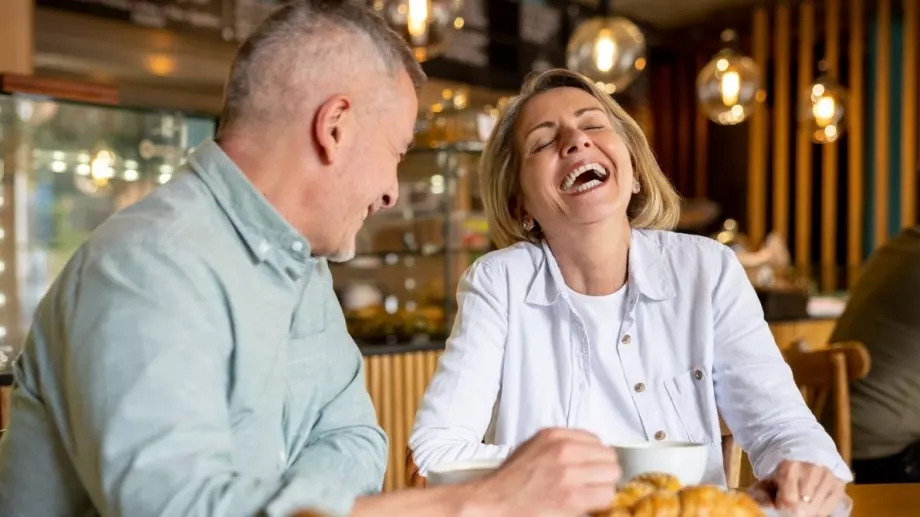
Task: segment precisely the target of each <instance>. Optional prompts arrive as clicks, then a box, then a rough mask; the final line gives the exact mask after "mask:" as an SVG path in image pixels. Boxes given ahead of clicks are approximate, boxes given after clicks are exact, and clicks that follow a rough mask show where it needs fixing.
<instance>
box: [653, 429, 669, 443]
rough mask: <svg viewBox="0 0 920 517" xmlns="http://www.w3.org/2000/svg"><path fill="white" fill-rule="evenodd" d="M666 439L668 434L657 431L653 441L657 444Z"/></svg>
mask: <svg viewBox="0 0 920 517" xmlns="http://www.w3.org/2000/svg"><path fill="white" fill-rule="evenodd" d="M667 437H668V433H666V432H664V431H658V432H657V433H655V439H656V440H658V441H659V442H660V441H661V440H664V439H665V438H667Z"/></svg>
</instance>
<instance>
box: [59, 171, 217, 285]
mask: <svg viewBox="0 0 920 517" xmlns="http://www.w3.org/2000/svg"><path fill="white" fill-rule="evenodd" d="M197 183H200V181H198V182H197ZM219 216H220V208H219V206H218V205H217V203H216V202H215V201H214V199H213V197H211V196H209V193H208V192H207V191H206V188H204V187H203V186H201V185H197V184H196V178H186V177H182V178H179V179H177V180H176V183H175V184H172V183H170V184H167V185H164V186H162V187H159V188H158V189H157V190H155V191H154V192H152V193H151V194H150V195H148V196H147V197H145V198H144V199H141V200H140V201H138V202H136V203H135V204H133V205H131V206H130V207H127V208H125V209H123V210H121V211H119V212H116V213H115V214H113V215H112V216H111V217H109V218H108V219H107V220H106V221H105V222H103V223H102V224H101V225H100V226H99V227H98V228H96V230H95V231H94V232H93V233H92V234H91V235H90V237H89V238H88V239H87V240H86V241H85V242H84V243H83V244H82V245H81V246H80V247H79V248H78V249H77V251H76V252H75V253H74V255H73V256H72V257H71V259H70V260H69V261H68V264H67V266H66V267H65V268H64V270H63V271H62V273H61V275H60V276H59V278H58V279H57V281H56V282H55V283H56V284H65V285H69V284H78V283H80V281H81V279H82V277H83V276H84V273H85V272H86V271H97V272H98V271H104V272H105V273H106V274H108V275H125V276H126V277H127V278H130V279H131V280H132V281H141V280H142V279H143V278H154V277H155V276H156V275H164V274H166V273H167V272H168V271H170V270H172V271H174V272H175V273H177V274H181V276H183V277H186V279H188V280H196V281H200V280H205V278H198V279H196V278H194V277H193V274H192V272H193V271H194V270H196V269H198V270H201V269H202V268H207V267H208V262H209V261H210V260H211V259H210V257H212V256H215V254H219V252H218V250H219V249H220V248H221V247H224V245H225V244H226V243H229V242H231V240H232V239H233V238H235V235H234V234H233V232H232V228H230V227H229V226H228V225H229V223H228V222H226V221H225V220H222V218H221V217H219ZM222 236H226V239H222ZM163 281H165V282H168V281H169V279H168V278H165V277H164V279H163Z"/></svg>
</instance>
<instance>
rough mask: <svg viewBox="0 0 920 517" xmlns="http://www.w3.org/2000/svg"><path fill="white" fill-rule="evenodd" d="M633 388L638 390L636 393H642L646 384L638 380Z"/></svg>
mask: <svg viewBox="0 0 920 517" xmlns="http://www.w3.org/2000/svg"><path fill="white" fill-rule="evenodd" d="M633 388H634V389H635V390H636V393H642V392H643V391H645V384H643V383H641V382H637V383H636V385H635V386H633Z"/></svg>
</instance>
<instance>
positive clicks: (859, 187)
mask: <svg viewBox="0 0 920 517" xmlns="http://www.w3.org/2000/svg"><path fill="white" fill-rule="evenodd" d="M849 11H850V20H849V21H850V23H849V29H850V30H849V33H850V45H849V55H850V56H862V55H863V54H864V53H865V50H866V43H865V37H866V30H865V25H864V23H865V19H864V18H863V0H850V1H849ZM849 65H850V77H849V81H848V82H849V87H850V98H849V104H848V105H847V113H846V116H847V118H848V119H849V124H847V126H848V127H847V134H846V138H847V139H848V140H849V145H848V146H847V207H846V208H847V227H846V228H847V258H846V264H847V280H848V282H849V284H850V285H852V284H854V283H855V282H856V279H857V278H858V277H859V268H860V266H861V265H862V262H863V238H864V237H863V218H864V217H865V211H864V210H863V156H864V153H863V145H864V143H863V142H864V136H863V135H864V134H865V131H866V130H865V125H864V124H865V118H864V116H863V95H865V91H864V87H865V86H864V85H865V66H864V65H863V60H862V59H850V60H849Z"/></svg>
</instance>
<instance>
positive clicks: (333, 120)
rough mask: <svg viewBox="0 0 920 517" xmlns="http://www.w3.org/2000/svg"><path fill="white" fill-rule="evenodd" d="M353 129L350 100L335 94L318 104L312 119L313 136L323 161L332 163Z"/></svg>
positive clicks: (352, 113) (338, 155)
mask: <svg viewBox="0 0 920 517" xmlns="http://www.w3.org/2000/svg"><path fill="white" fill-rule="evenodd" d="M353 130H354V111H353V110H352V106H351V100H349V98H348V97H346V96H344V95H335V96H333V97H330V98H329V99H328V100H326V102H324V103H322V104H321V105H320V106H319V109H318V110H317V112H316V118H315V119H314V121H313V138H314V139H315V140H316V146H317V149H318V151H319V155H320V159H321V160H322V161H323V163H326V164H331V163H334V162H335V161H336V160H337V159H338V158H339V157H340V156H341V153H342V144H343V142H345V140H346V138H350V137H351V131H353Z"/></svg>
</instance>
